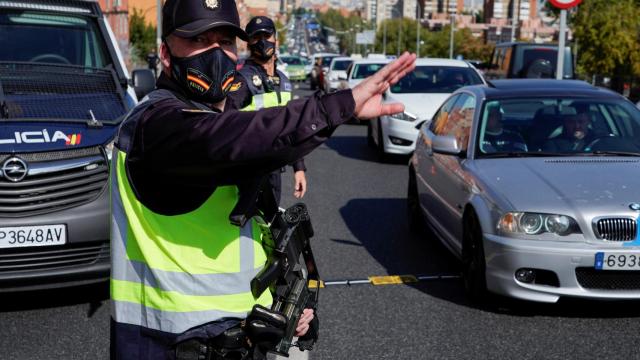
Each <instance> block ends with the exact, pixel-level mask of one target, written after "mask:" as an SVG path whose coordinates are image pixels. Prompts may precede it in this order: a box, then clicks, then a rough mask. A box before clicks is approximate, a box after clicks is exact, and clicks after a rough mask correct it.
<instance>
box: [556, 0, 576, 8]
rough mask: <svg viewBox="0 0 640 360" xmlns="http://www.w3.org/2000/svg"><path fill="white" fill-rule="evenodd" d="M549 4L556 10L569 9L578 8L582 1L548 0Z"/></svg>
mask: <svg viewBox="0 0 640 360" xmlns="http://www.w3.org/2000/svg"><path fill="white" fill-rule="evenodd" d="M549 2H550V3H551V5H553V6H554V7H557V8H558V9H569V8H572V7H574V6H578V4H580V3H581V2H582V0H549Z"/></svg>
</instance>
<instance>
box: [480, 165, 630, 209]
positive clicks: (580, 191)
mask: <svg viewBox="0 0 640 360" xmlns="http://www.w3.org/2000/svg"><path fill="white" fill-rule="evenodd" d="M473 167H475V169H473V170H472V171H473V172H475V173H476V174H477V175H478V179H479V180H480V181H481V183H482V184H483V186H484V187H486V189H485V190H486V192H487V193H489V194H493V195H494V196H495V199H494V200H495V201H496V202H497V203H498V204H503V206H505V207H506V208H505V209H504V210H510V211H530V212H541V213H559V214H566V215H571V214H583V215H586V214H587V213H592V214H593V215H594V216H596V215H597V214H601V215H602V214H604V215H611V214H630V215H631V214H635V216H637V215H638V214H636V213H634V212H631V211H630V209H629V204H630V203H632V202H637V203H640V192H639V191H638V189H640V158H628V157H590V158H587V157H572V158H517V159H480V160H476V161H474V164H473ZM501 207H502V206H501Z"/></svg>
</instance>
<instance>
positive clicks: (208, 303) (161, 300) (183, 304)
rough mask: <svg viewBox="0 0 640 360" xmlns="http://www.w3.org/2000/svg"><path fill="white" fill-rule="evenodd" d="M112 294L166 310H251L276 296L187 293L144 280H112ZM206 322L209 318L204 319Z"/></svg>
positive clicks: (266, 294) (267, 293) (124, 299)
mask: <svg viewBox="0 0 640 360" xmlns="http://www.w3.org/2000/svg"><path fill="white" fill-rule="evenodd" d="M111 298H112V300H114V301H126V302H131V303H136V304H142V305H144V306H146V307H149V308H152V309H158V310H163V311H180V312H186V311H206V310H218V311H224V312H236V313H237V312H248V311H250V310H251V307H252V306H251V305H250V306H247V305H248V304H260V305H262V306H265V307H269V306H271V302H272V298H271V293H270V292H269V291H265V292H264V293H262V295H260V297H259V298H258V299H254V298H253V295H251V292H245V293H241V294H231V295H206V296H201V295H185V294H180V293H178V292H175V291H165V290H160V289H156V288H153V287H150V286H146V285H143V284H140V283H135V282H130V281H122V280H114V279H112V280H111ZM203 322H206V321H205V319H203Z"/></svg>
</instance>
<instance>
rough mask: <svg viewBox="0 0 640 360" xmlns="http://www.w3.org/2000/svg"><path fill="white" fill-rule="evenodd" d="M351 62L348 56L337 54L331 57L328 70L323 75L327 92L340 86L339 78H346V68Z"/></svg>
mask: <svg viewBox="0 0 640 360" xmlns="http://www.w3.org/2000/svg"><path fill="white" fill-rule="evenodd" d="M352 62H353V59H352V58H350V57H344V56H338V57H334V58H333V59H331V64H330V65H329V70H327V74H326V75H325V77H324V88H325V90H326V91H327V92H332V91H335V90H337V89H339V88H340V79H341V78H342V79H346V77H347V69H348V68H349V65H351V63H352Z"/></svg>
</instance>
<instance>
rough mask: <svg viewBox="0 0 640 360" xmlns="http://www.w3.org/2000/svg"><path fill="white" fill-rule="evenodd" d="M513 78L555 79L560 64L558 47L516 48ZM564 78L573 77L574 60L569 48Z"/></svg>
mask: <svg viewBox="0 0 640 360" xmlns="http://www.w3.org/2000/svg"><path fill="white" fill-rule="evenodd" d="M516 53H517V54H516V58H515V62H514V64H513V68H512V70H511V76H512V77H519V78H555V76H556V69H557V63H558V50H557V47H549V46H538V45H524V46H518V47H517V48H516ZM563 72H564V76H565V77H569V78H571V77H573V60H572V56H571V51H570V49H569V48H566V49H565V54H564V69H563Z"/></svg>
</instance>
